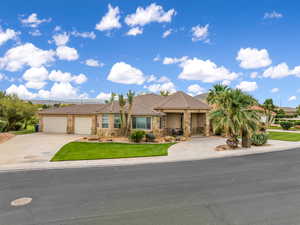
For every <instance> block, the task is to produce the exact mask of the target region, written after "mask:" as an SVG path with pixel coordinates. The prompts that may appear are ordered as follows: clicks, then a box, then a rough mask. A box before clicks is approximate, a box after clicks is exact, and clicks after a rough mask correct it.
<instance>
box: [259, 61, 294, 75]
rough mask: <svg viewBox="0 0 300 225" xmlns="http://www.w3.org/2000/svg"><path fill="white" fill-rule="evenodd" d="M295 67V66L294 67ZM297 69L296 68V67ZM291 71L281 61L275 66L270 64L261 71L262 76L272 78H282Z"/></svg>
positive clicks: (290, 73)
mask: <svg viewBox="0 0 300 225" xmlns="http://www.w3.org/2000/svg"><path fill="white" fill-rule="evenodd" d="M295 69H296V67H295ZM296 70H297V69H296ZM292 73H293V71H291V70H290V69H289V67H288V65H287V64H286V63H285V62H283V63H280V64H278V65H276V66H271V67H269V68H268V69H266V70H265V71H264V72H263V75H262V76H263V77H269V78H272V79H276V78H283V77H287V76H289V75H292Z"/></svg>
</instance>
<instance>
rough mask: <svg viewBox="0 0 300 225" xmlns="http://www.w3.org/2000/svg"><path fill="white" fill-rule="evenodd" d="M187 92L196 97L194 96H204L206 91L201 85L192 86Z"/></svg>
mask: <svg viewBox="0 0 300 225" xmlns="http://www.w3.org/2000/svg"><path fill="white" fill-rule="evenodd" d="M187 90H188V92H189V94H190V95H192V96H194V95H200V94H202V93H203V92H204V90H205V89H204V88H203V87H201V86H200V85H199V84H192V85H190V86H188V88H187Z"/></svg>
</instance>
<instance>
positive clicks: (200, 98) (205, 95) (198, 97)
mask: <svg viewBox="0 0 300 225" xmlns="http://www.w3.org/2000/svg"><path fill="white" fill-rule="evenodd" d="M207 96H208V93H203V94H200V95H196V96H194V98H196V99H198V100H200V101H202V102H204V103H207Z"/></svg>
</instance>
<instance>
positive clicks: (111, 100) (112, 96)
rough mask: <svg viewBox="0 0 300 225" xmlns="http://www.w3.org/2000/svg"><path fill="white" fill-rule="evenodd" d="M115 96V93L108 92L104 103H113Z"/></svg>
mask: <svg viewBox="0 0 300 225" xmlns="http://www.w3.org/2000/svg"><path fill="white" fill-rule="evenodd" d="M115 97H116V93H114V92H112V93H111V94H110V98H109V100H105V103H106V104H108V103H113V102H114V101H115Z"/></svg>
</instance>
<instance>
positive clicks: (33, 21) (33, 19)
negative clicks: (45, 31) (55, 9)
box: [21, 13, 51, 28]
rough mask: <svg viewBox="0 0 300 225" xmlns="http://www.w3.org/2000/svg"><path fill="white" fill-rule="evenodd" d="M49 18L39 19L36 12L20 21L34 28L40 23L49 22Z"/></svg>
mask: <svg viewBox="0 0 300 225" xmlns="http://www.w3.org/2000/svg"><path fill="white" fill-rule="evenodd" d="M50 21H51V18H49V19H39V18H38V16H37V14H36V13H32V14H31V15H29V16H28V17H27V18H25V19H21V23H22V24H23V25H25V26H28V27H33V28H36V27H38V26H39V25H40V24H42V23H49V22H50Z"/></svg>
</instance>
